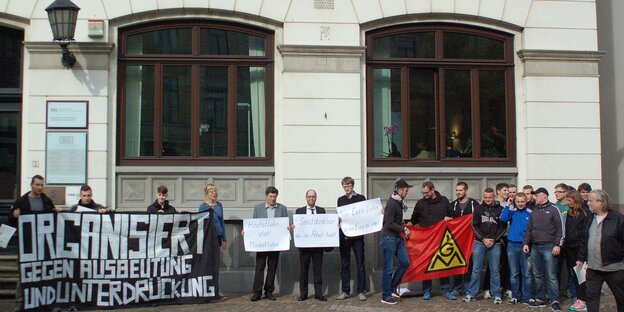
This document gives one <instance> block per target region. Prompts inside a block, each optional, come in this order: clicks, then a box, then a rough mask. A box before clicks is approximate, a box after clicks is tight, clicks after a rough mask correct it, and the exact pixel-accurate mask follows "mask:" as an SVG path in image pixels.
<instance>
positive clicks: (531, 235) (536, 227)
mask: <svg viewBox="0 0 624 312" xmlns="http://www.w3.org/2000/svg"><path fill="white" fill-rule="evenodd" d="M562 219H563V218H562V217H561V212H560V211H559V209H558V208H557V207H556V206H555V205H554V204H553V203H551V202H546V203H545V204H543V205H537V206H535V208H534V209H532V212H531V218H530V219H529V224H528V225H527V229H526V232H525V234H524V244H525V245H529V244H554V245H555V246H563V238H564V234H565V233H564V230H563V226H564V224H563V220H562Z"/></svg>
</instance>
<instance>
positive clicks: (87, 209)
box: [76, 205, 97, 212]
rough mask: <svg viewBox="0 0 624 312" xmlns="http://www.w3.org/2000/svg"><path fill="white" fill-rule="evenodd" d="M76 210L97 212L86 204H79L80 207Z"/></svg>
mask: <svg viewBox="0 0 624 312" xmlns="http://www.w3.org/2000/svg"><path fill="white" fill-rule="evenodd" d="M76 212H97V211H96V210H93V209H91V208H87V207H85V206H80V205H78V207H76Z"/></svg>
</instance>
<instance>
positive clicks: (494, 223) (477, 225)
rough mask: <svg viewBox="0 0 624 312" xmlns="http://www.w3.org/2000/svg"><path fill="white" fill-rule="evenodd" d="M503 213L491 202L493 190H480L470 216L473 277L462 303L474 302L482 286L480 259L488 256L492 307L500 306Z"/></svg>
mask: <svg viewBox="0 0 624 312" xmlns="http://www.w3.org/2000/svg"><path fill="white" fill-rule="evenodd" d="M502 211H503V207H501V205H500V204H498V203H497V202H496V201H494V190H493V189H492V188H491V187H488V188H486V189H485V190H484V191H483V202H482V203H481V205H480V206H479V207H477V209H475V211H474V213H473V214H472V230H473V231H474V234H475V242H474V247H473V250H472V274H471V275H470V283H469V284H468V290H467V291H466V297H464V302H471V301H475V300H476V298H477V292H478V291H479V285H480V284H481V269H482V268H483V260H485V257H487V259H488V267H489V269H490V290H491V292H492V296H493V297H494V304H501V303H503V301H502V299H501V294H500V274H499V264H500V253H501V240H502V237H503V234H505V231H506V226H505V223H504V222H503V221H501V220H500V215H501V213H502Z"/></svg>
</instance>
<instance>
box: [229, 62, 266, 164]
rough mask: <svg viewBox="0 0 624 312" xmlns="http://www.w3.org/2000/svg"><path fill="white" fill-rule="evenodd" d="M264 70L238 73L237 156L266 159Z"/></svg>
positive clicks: (249, 69)
mask: <svg viewBox="0 0 624 312" xmlns="http://www.w3.org/2000/svg"><path fill="white" fill-rule="evenodd" d="M264 82H265V74H264V67H239V68H238V70H237V72H236V86H237V88H236V156H248V157H264V148H265V128H266V125H265V121H266V117H265V104H264V99H265V87H264Z"/></svg>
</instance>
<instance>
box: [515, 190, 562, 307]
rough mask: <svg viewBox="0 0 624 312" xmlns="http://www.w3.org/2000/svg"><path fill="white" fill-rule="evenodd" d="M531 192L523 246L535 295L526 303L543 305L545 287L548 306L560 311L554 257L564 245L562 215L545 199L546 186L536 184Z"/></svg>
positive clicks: (536, 305) (555, 260)
mask: <svg viewBox="0 0 624 312" xmlns="http://www.w3.org/2000/svg"><path fill="white" fill-rule="evenodd" d="M533 195H535V203H536V206H535V209H533V211H532V212H531V218H530V219H529V224H528V225H527V229H526V233H525V235H524V242H523V243H524V246H523V247H522V250H523V251H524V252H525V253H529V252H530V253H531V256H530V257H531V267H532V268H533V275H534V276H535V284H536V285H535V286H536V287H535V288H536V294H535V298H533V299H531V300H530V301H529V306H530V307H532V308H536V307H545V306H546V300H545V299H546V296H545V295H544V288H546V290H547V291H546V294H547V296H548V299H550V308H551V310H553V311H561V304H560V303H559V285H558V282H557V259H556V258H555V257H556V256H557V255H559V253H561V247H562V246H563V239H564V229H563V219H562V217H561V212H559V209H557V207H556V206H555V205H554V204H553V203H551V202H550V201H549V200H548V191H547V190H546V189H545V188H543V187H540V188H538V189H537V190H535V191H534V192H533ZM544 286H545V287H544Z"/></svg>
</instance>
